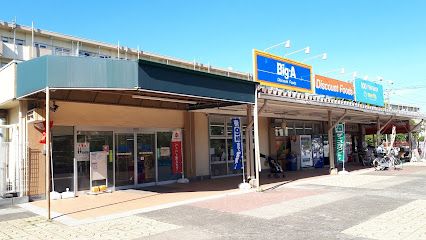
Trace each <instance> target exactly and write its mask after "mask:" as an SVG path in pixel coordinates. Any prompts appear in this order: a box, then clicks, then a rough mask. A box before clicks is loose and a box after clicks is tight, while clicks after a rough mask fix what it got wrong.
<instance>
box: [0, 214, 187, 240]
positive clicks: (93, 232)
mask: <svg viewBox="0 0 426 240" xmlns="http://www.w3.org/2000/svg"><path fill="white" fill-rule="evenodd" d="M177 228H179V226H177V225H173V224H169V223H162V222H159V221H155V220H152V219H148V218H144V217H140V216H130V217H124V218H120V219H114V220H110V221H104V222H97V223H93V224H85V225H81V226H74V227H70V226H65V225H63V224H61V223H58V222H49V221H47V220H46V219H45V218H44V217H40V216H35V217H30V218H22V219H15V220H10V221H3V222H0V239H43V240H44V239H87V240H97V239H100V240H101V239H117V238H118V239H134V238H138V237H144V236H151V235H155V234H158V233H161V232H164V231H170V230H174V229H177Z"/></svg>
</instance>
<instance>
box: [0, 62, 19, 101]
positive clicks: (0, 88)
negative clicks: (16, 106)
mask: <svg viewBox="0 0 426 240" xmlns="http://www.w3.org/2000/svg"><path fill="white" fill-rule="evenodd" d="M15 80H16V64H15V63H10V64H9V65H6V66H4V67H3V68H1V69H0V105H1V104H2V103H5V102H7V101H10V100H13V99H14V98H15V97H16V96H15V92H16V81H15Z"/></svg>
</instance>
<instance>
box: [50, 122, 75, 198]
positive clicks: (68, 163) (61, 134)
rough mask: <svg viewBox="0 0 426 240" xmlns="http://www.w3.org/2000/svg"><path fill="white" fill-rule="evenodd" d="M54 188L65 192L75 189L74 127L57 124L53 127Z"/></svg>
mask: <svg viewBox="0 0 426 240" xmlns="http://www.w3.org/2000/svg"><path fill="white" fill-rule="evenodd" d="M52 170H53V175H52V176H51V177H52V178H53V185H52V186H51V187H52V190H54V191H56V192H65V191H66V189H67V188H68V189H69V191H73V190H74V128H73V127H65V126H55V127H54V128H52Z"/></svg>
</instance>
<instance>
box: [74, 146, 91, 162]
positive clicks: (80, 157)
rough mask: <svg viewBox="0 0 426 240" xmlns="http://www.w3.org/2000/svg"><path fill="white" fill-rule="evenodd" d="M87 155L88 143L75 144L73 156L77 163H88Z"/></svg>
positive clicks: (88, 151) (88, 150) (88, 152)
mask: <svg viewBox="0 0 426 240" xmlns="http://www.w3.org/2000/svg"><path fill="white" fill-rule="evenodd" d="M89 154H90V143H77V153H76V155H75V158H76V160H77V161H89V159H90V156H89Z"/></svg>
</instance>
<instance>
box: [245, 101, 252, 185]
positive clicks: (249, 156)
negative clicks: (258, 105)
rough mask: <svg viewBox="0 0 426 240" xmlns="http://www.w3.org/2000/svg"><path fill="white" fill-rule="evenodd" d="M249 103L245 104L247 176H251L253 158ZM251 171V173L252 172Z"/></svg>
mask: <svg viewBox="0 0 426 240" xmlns="http://www.w3.org/2000/svg"><path fill="white" fill-rule="evenodd" d="M251 121H253V120H252V116H251V105H250V104H247V126H246V161H247V175H248V176H249V178H252V177H253V175H254V174H253V173H254V172H253V166H252V165H253V164H252V163H253V158H252V154H251V152H253V151H251V145H252V144H251V143H252V142H251ZM252 172H253V173H252Z"/></svg>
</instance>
